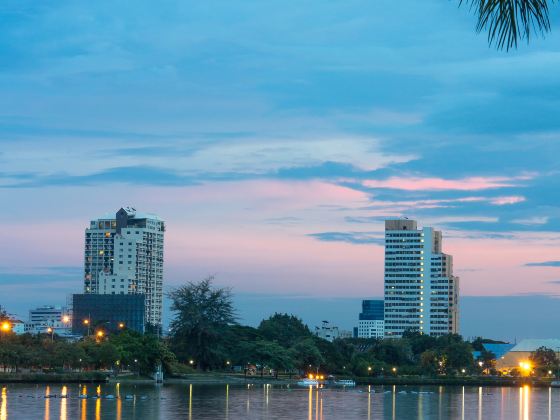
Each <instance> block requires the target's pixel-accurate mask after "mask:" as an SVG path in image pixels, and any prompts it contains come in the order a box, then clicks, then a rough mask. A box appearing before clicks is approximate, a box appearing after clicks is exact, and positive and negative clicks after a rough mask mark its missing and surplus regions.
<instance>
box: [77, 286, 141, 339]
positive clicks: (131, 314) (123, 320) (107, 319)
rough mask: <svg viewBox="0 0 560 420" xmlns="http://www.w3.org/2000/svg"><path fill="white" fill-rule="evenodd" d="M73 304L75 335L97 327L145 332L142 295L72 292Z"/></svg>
mask: <svg viewBox="0 0 560 420" xmlns="http://www.w3.org/2000/svg"><path fill="white" fill-rule="evenodd" d="M72 306H73V311H74V312H73V317H72V332H73V333H74V334H81V335H86V334H88V332H89V333H92V332H94V331H95V330H96V329H102V330H105V331H118V330H122V329H124V328H126V329H130V330H134V331H137V332H139V333H144V331H145V311H146V305H145V295H143V294H93V293H88V294H81V295H74V296H73V304H72Z"/></svg>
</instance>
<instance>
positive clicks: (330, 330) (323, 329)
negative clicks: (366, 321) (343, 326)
mask: <svg viewBox="0 0 560 420" xmlns="http://www.w3.org/2000/svg"><path fill="white" fill-rule="evenodd" d="M315 335H316V336H317V337H319V338H322V339H324V340H327V341H330V342H332V341H334V340H336V339H337V338H351V337H352V332H351V331H345V330H340V329H339V328H338V327H336V326H334V325H331V323H330V322H329V321H323V323H322V325H321V326H320V327H315Z"/></svg>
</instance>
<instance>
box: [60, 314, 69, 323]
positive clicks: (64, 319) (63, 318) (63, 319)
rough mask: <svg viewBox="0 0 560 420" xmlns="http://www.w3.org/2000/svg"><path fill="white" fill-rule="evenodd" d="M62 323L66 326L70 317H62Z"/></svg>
mask: <svg viewBox="0 0 560 420" xmlns="http://www.w3.org/2000/svg"><path fill="white" fill-rule="evenodd" d="M62 322H64V323H65V324H68V323H69V322H70V317H69V316H68V315H64V316H63V317H62Z"/></svg>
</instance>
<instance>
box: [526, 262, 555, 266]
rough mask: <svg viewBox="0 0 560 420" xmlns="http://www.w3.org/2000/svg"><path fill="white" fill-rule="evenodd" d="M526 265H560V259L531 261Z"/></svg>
mask: <svg viewBox="0 0 560 420" xmlns="http://www.w3.org/2000/svg"><path fill="white" fill-rule="evenodd" d="M525 265H526V266H527V267H560V261H542V262H530V263H527V264H525Z"/></svg>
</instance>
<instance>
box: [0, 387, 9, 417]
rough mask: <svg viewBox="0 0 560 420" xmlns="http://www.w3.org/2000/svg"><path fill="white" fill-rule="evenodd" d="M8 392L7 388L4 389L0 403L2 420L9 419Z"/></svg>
mask: <svg viewBox="0 0 560 420" xmlns="http://www.w3.org/2000/svg"><path fill="white" fill-rule="evenodd" d="M7 394H8V392H7V389H6V387H2V402H1V403H0V420H7V419H8V395H7Z"/></svg>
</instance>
